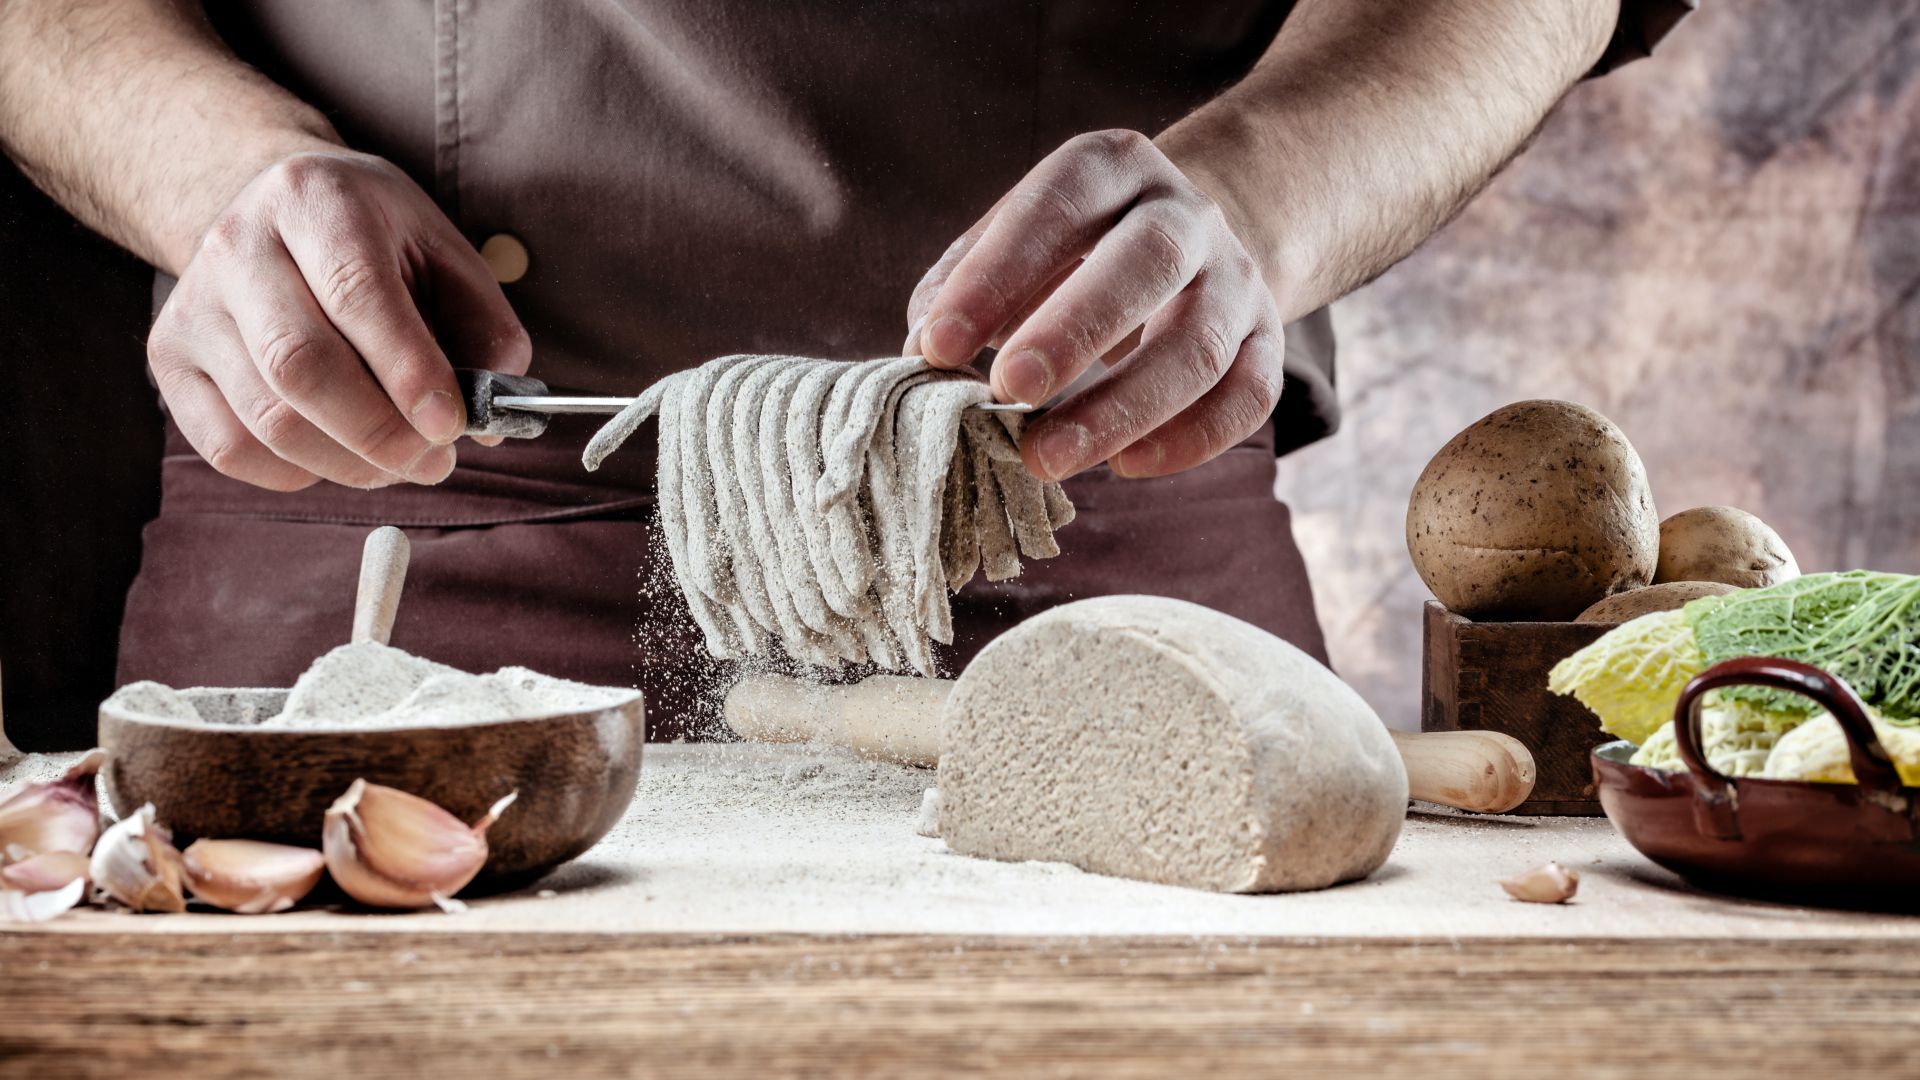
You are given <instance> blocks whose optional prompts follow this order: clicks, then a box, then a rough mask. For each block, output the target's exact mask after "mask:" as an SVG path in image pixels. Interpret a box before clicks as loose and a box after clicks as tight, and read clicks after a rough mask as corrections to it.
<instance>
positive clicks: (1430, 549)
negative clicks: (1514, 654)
mask: <svg viewBox="0 0 1920 1080" xmlns="http://www.w3.org/2000/svg"><path fill="white" fill-rule="evenodd" d="M1659 539H1660V518H1659V516H1658V515H1657V514H1655V513H1654V509H1653V491H1652V489H1651V488H1650V487H1649V486H1648V484H1647V471H1646V468H1645V467H1644V466H1642V465H1641V464H1640V455H1639V454H1637V453H1635V452H1634V449H1633V445H1632V444H1631V443H1629V442H1627V437H1626V436H1625V435H1623V434H1621V432H1620V429H1619V428H1617V427H1615V426H1614V425H1613V422H1612V421H1610V420H1608V419H1607V418H1606V417H1604V416H1601V415H1600V414H1599V413H1597V412H1595V411H1593V410H1592V409H1589V408H1587V407H1586V406H1584V405H1575V404H1573V403H1571V402H1566V401H1520V402H1515V403H1514V404H1512V405H1508V406H1505V407H1503V408H1500V409H1496V410H1494V411H1493V412H1492V413H1489V414H1488V415H1487V416H1485V417H1482V418H1481V419H1480V420H1478V421H1476V422H1474V424H1473V425H1472V426H1470V427H1468V428H1467V429H1466V430H1465V431H1462V432H1461V433H1460V434H1458V435H1455V436H1454V437H1453V439H1452V440H1451V441H1450V442H1448V443H1447V445H1445V446H1443V447H1441V448H1440V452H1439V453H1438V454H1435V455H1434V458H1433V460H1432V461H1430V462H1428V463H1427V467H1426V470H1425V471H1423V472H1422V473H1421V474H1420V479H1419V481H1418V482H1417V483H1415V484H1414V486H1413V497H1412V499H1411V500H1409V502H1408V504H1407V551H1408V553H1410V554H1411V555H1412V556H1413V565H1414V567H1415V568H1416V569H1417V570H1419V571H1420V580H1422V581H1424V582H1426V583H1427V588H1429V589H1432V590H1433V595H1434V596H1436V597H1438V598H1439V599H1440V602H1441V603H1443V604H1445V605H1446V606H1447V607H1448V608H1450V609H1452V610H1453V611H1456V612H1459V613H1460V614H1462V615H1466V616H1468V617H1470V618H1505V619H1547V620H1561V619H1571V618H1573V617H1574V616H1575V615H1577V614H1579V613H1580V612H1581V611H1584V610H1585V609H1586V608H1587V607H1589V606H1590V605H1592V604H1593V603H1595V602H1596V601H1599V600H1601V599H1603V598H1605V597H1607V596H1611V595H1612V594H1614V593H1617V592H1624V591H1626V590H1628V589H1635V588H1639V587H1640V586H1642V585H1645V584H1647V583H1648V582H1650V581H1651V580H1652V579H1653V569H1654V562H1655V560H1656V558H1657V556H1658V545H1659Z"/></svg>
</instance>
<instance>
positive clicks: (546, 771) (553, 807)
mask: <svg viewBox="0 0 1920 1080" xmlns="http://www.w3.org/2000/svg"><path fill="white" fill-rule="evenodd" d="M181 693H182V694H184V695H185V696H186V698H187V699H188V700H189V701H191V702H192V703H193V705H194V707H195V708H196V709H197V710H199V712H200V715H201V716H203V717H205V718H206V719H205V720H204V721H198V722H196V721H188V720H168V719H161V718H158V717H152V716H143V715H136V714H132V713H129V712H126V711H124V710H122V709H119V708H109V707H107V706H104V705H103V706H102V707H101V709H100V745H101V746H103V747H105V748H106V750H107V753H108V760H107V765H106V768H105V769H104V770H102V776H103V777H104V778H105V781H106V791H107V798H108V800H109V801H110V802H111V803H112V804H113V809H114V812H115V813H116V814H119V815H121V816H125V815H126V814H128V813H131V812H132V811H134V810H136V809H138V808H139V807H140V805H141V804H142V803H152V804H153V806H154V810H155V811H156V817H157V818H158V820H159V821H160V823H161V824H163V825H165V826H167V827H168V828H170V829H172V830H173V831H174V833H175V837H176V839H177V840H179V841H180V842H181V843H182V844H184V843H185V842H186V841H188V840H192V839H198V838H201V837H211V838H229V837H244V838H249V839H256V840H272V841H278V842H280V843H286V844H299V845H302V846H305V847H315V848H317V847H319V846H320V826H321V820H322V818H323V817H324V816H325V814H326V810H327V807H329V806H331V805H333V801H334V800H335V799H336V798H338V797H339V796H340V795H341V793H343V792H345V791H346V790H347V787H348V785H350V784H352V783H353V781H354V780H355V779H357V778H365V779H366V780H367V782H368V783H373V784H385V785H387V786H388V787H394V788H399V789H400V790H402V791H407V792H411V793H413V794H415V795H418V796H420V797H422V798H425V799H429V800H432V801H433V802H435V803H438V804H439V805H440V806H443V807H445V808H446V809H447V810H448V812H450V813H452V814H453V815H454V816H455V817H458V818H460V819H461V820H462V821H473V820H476V819H478V818H479V817H480V816H481V815H482V814H484V813H485V812H486V810H487V808H488V807H489V806H491V805H492V804H493V802H494V801H495V800H496V799H499V798H500V797H501V796H502V795H505V794H507V793H508V792H510V791H518V792H519V793H520V797H519V799H518V800H516V801H515V802H514V804H513V805H512V806H511V807H509V808H508V809H507V811H506V812H505V813H504V814H503V815H501V818H500V820H499V821H498V822H496V823H495V824H494V825H493V827H492V828H491V829H490V830H488V832H487V846H488V856H487V864H486V867H485V868H484V869H483V870H482V871H481V874H480V878H479V880H480V881H483V882H484V881H488V880H489V879H492V880H493V881H494V882H495V883H500V882H501V881H502V880H503V879H516V880H529V879H531V878H532V877H535V876H537V875H538V874H540V873H542V872H544V871H546V870H550V869H552V868H553V867H555V866H558V865H560V864H561V863H564V862H566V861H567V860H569V859H572V858H575V857H577V856H579V855H581V854H583V853H584V852H585V851H586V850H587V849H588V848H590V847H592V846H593V845H594V843H595V842H597V841H598V840H599V839H600V838H601V837H602V836H605V835H606V834H607V830H609V829H611V828H613V826H614V823H615V822H617V821H619V820H620V816H621V815H622V814H623V813H625V812H626V809H627V805H628V804H629V803H631V802H632V801H633V795H634V789H635V788H636V787H637V786H638V784H639V780H640V756H641V750H642V748H643V746H644V745H645V743H646V710H645V706H644V704H643V702H642V699H641V695H640V691H638V690H634V691H632V692H631V693H632V696H631V697H629V698H626V699H624V700H621V701H619V702H618V703H617V704H614V705H610V706H608V707H606V708H601V709H595V710H591V711H586V712H569V713H558V714H553V715H548V716H534V717H528V718H525V719H515V720H502V721H496V722H493V723H484V724H460V725H448V726H444V727H405V728H362V729H358V730H349V729H332V730H323V729H280V728H260V727H254V726H251V725H252V724H254V723H255V722H257V720H258V719H260V718H264V717H268V716H273V715H274V714H276V713H278V712H279V711H280V707H281V705H282V704H283V703H284V701H285V700H286V696H287V692H286V691H285V690H214V689H196V690H184V691H182V692H181Z"/></svg>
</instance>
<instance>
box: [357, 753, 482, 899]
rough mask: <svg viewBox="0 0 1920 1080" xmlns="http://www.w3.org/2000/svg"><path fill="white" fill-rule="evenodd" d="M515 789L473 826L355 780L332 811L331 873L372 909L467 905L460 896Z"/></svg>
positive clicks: (405, 796)
mask: <svg viewBox="0 0 1920 1080" xmlns="http://www.w3.org/2000/svg"><path fill="white" fill-rule="evenodd" d="M515 794H517V793H515ZM515 794H509V795H507V796H506V797H505V798H503V799H501V800H500V801H499V802H496V803H494V804H493V806H492V807H491V808H490V809H489V810H488V811H487V812H486V814H485V815H484V816H482V817H481V818H480V820H479V821H476V822H474V823H473V824H472V825H467V824H464V823H463V822H461V820H460V819H459V818H457V817H454V816H453V815H452V814H449V813H447V812H446V811H445V810H443V809H441V808H440V807H439V806H437V805H435V804H434V803H432V802H429V801H428V800H426V799H423V798H421V797H419V796H418V795H410V794H408V793H407V792H404V791H400V790H398V789H396V788H390V787H383V786H381V785H379V784H369V783H367V782H366V781H365V780H355V781H354V782H353V786H352V787H349V788H348V789H347V792H346V794H344V795H342V796H340V798H339V799H337V800H335V802H334V804H333V806H332V807H331V808H330V809H328V810H327V816H326V823H325V825H324V826H323V828H322V830H321V845H320V846H321V850H322V851H323V852H324V853H325V855H326V863H327V870H328V872H329V873H331V874H332V875H333V880H334V882H335V883H336V884H338V885H339V886H340V888H341V890H342V891H344V892H345V893H346V894H347V895H348V896H351V897H353V898H354V899H355V900H358V901H360V902H361V903H363V904H367V905H369V906H371V907H383V908H423V907H426V906H428V905H430V904H438V905H440V907H442V908H443V909H445V910H448V911H459V910H462V909H463V907H464V905H462V904H460V903H459V902H458V901H456V900H454V899H453V895H454V894H455V893H457V892H459V891H460V890H461V889H463V888H466V886H467V883H468V882H470V881H472V880H473V879H474V876H475V875H476V874H478V873H480V868H481V867H482V866H483V865H485V864H486V861H487V838H486V833H487V829H488V827H490V826H491V825H492V824H493V823H494V821H495V820H496V819H498V818H499V816H500V812H501V811H503V810H505V809H506V808H507V807H508V806H509V805H510V804H512V802H513V800H514V798H515Z"/></svg>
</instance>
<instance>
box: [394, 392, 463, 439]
mask: <svg viewBox="0 0 1920 1080" xmlns="http://www.w3.org/2000/svg"><path fill="white" fill-rule="evenodd" d="M408 415H409V416H411V417H412V418H413V429H414V430H415V431H418V432H419V433H420V434H421V435H423V436H425V437H426V439H427V441H428V442H432V443H439V444H443V445H444V444H446V443H450V442H452V441H453V440H455V439H457V438H459V437H460V433H461V432H462V431H464V430H466V427H467V411H466V410H465V409H463V408H461V406H460V403H459V402H458V401H455V400H454V397H453V395H452V394H449V393H447V392H446V391H445V390H434V391H431V392H429V393H428V394H427V396H425V397H423V398H421V399H420V400H419V401H418V402H416V403H414V406H413V412H411V413H409V414H408Z"/></svg>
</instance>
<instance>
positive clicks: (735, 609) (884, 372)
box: [583, 356, 1073, 675]
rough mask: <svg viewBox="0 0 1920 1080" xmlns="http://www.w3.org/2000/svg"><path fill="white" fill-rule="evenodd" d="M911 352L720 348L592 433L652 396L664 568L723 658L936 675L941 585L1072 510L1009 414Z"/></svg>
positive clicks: (618, 425) (992, 575)
mask: <svg viewBox="0 0 1920 1080" xmlns="http://www.w3.org/2000/svg"><path fill="white" fill-rule="evenodd" d="M991 396H992V394H991V391H989V389H988V388H987V386H986V384H985V383H982V382H980V381H979V380H978V379H977V378H975V377H973V376H971V375H969V374H962V373H957V372H944V371H936V370H934V369H932V368H929V367H928V366H927V365H926V363H925V362H924V361H923V360H921V359H920V358H919V357H895V358H889V359H883V360H871V361H866V362H863V363H843V362H839V361H831V360H809V359H804V358H801V357H791V356H727V357H722V358H720V359H718V360H714V361H712V362H710V363H707V364H705V365H702V366H701V367H698V368H694V369H692V370H690V371H684V372H680V373H678V374H676V375H672V376H669V377H667V378H666V379H663V380H661V381H660V382H658V383H655V384H654V385H653V386H651V387H649V388H648V389H647V391H646V392H645V393H643V394H641V395H640V397H638V398H637V399H635V401H634V403H633V404H632V405H631V406H629V407H628V408H627V409H626V410H625V411H623V412H621V413H620V414H619V415H618V416H616V417H614V418H613V419H612V420H611V421H609V422H608V423H607V425H606V427H604V428H602V429H601V431H600V433H599V434H598V435H596V436H594V439H593V441H592V442H591V443H590V444H589V445H588V447H587V451H586V454H585V455H584V457H583V461H584V462H585V464H586V466H587V468H588V469H595V468H598V467H599V465H600V463H601V461H603V460H605V458H606V456H607V455H608V454H610V453H612V452H613V451H614V449H616V448H617V447H619V445H620V444H621V443H622V442H624V441H625V440H626V439H627V438H629V437H630V436H631V435H632V434H633V433H634V432H635V431H637V430H638V429H639V427H640V425H641V423H643V422H644V421H646V420H647V419H648V418H649V417H651V416H654V415H655V414H656V413H657V414H658V415H659V418H660V458H659V460H660V465H659V478H658V490H659V494H660V498H659V504H658V510H659V522H660V529H661V532H662V533H663V534H664V536H665V539H666V547H667V552H668V555H669V558H670V560H671V562H672V565H673V572H674V578H675V580H676V583H677V584H678V586H679V589H680V592H681V594H682V595H683V596H685V597H686V601H687V607H688V609H689V610H690V611H691V612H692V614H693V619H694V621H695V622H696V623H697V624H699V626H700V629H701V632H702V634H703V635H704V636H705V638H706V643H707V649H708V651H709V652H711V653H712V654H713V655H714V656H716V657H720V658H749V657H756V656H767V655H771V654H773V653H774V652H775V650H776V648H777V650H778V652H781V653H784V654H785V655H786V656H788V657H790V658H792V659H794V660H797V661H800V662H802V663H807V664H812V665H815V666H818V667H836V666H839V665H841V664H843V663H868V662H870V663H873V664H875V665H877V666H879V667H880V668H882V669H886V670H900V669H903V668H912V669H913V670H915V671H918V672H920V673H921V674H923V675H929V674H933V666H934V658H933V645H932V643H933V642H935V641H939V642H943V643H951V642H952V640H953V620H952V611H951V608H950V607H949V604H948V593H949V592H950V591H952V590H957V589H958V588H959V587H960V586H961V585H964V584H965V583H966V582H967V581H968V580H969V579H970V578H971V577H972V576H973V574H974V572H975V570H976V568H982V567H983V568H984V569H985V572H986V575H987V579H988V580H990V581H1003V580H1006V579H1008V578H1011V577H1015V576H1018V574H1019V573H1020V557H1021V556H1022V555H1024V556H1026V557H1027V558H1030V559H1045V558H1051V557H1053V556H1054V555H1057V554H1059V550H1060V549H1059V546H1058V545H1057V544H1055V542H1054V539H1053V533H1054V530H1055V529H1057V528H1059V527H1061V526H1063V525H1065V524H1067V522H1069V521H1071V520H1072V519H1073V505H1072V503H1070V502H1069V501H1068V500H1067V497H1066V494H1065V492H1063V491H1062V490H1061V489H1060V486H1059V485H1058V484H1049V483H1044V482H1042V481H1040V480H1038V479H1036V478H1035V477H1033V476H1032V475H1031V474H1029V473H1028V472H1027V471H1026V468H1025V466H1024V465H1022V464H1021V461H1020V452H1019V447H1018V444H1017V443H1016V441H1015V437H1016V436H1017V434H1018V431H1019V417H1018V416H1017V415H1015V414H1004V413H1003V414H998V415H990V414H986V413H978V412H971V413H970V412H968V411H967V410H969V409H970V408H972V407H973V406H975V405H979V404H982V403H985V402H986V401H988V400H989V399H990V398H991Z"/></svg>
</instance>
